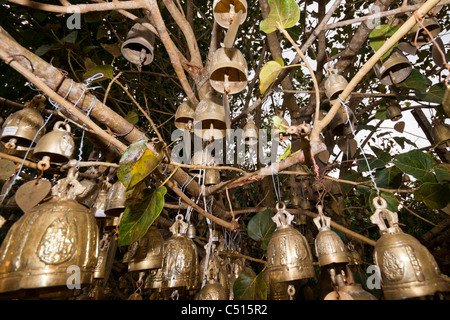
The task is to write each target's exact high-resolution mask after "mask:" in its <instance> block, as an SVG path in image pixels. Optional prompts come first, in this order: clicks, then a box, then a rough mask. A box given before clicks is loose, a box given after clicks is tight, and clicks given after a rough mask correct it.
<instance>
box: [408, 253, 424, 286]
mask: <svg viewBox="0 0 450 320" xmlns="http://www.w3.org/2000/svg"><path fill="white" fill-rule="evenodd" d="M405 250H406V252H407V253H408V257H409V261H410V262H411V265H412V267H413V269H414V273H415V274H416V277H417V280H419V281H425V277H424V275H423V272H422V269H423V268H422V265H421V264H420V261H419V260H418V259H417V256H416V254H415V252H414V248H413V247H411V246H405Z"/></svg>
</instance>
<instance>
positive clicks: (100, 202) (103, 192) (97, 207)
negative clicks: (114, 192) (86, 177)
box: [91, 182, 110, 219]
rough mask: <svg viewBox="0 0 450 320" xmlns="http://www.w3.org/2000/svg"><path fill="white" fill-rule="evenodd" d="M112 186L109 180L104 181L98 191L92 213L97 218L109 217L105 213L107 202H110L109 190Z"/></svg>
mask: <svg viewBox="0 0 450 320" xmlns="http://www.w3.org/2000/svg"><path fill="white" fill-rule="evenodd" d="M109 188H110V184H109V183H108V182H103V183H102V186H101V188H100V191H99V192H98V195H97V199H95V202H94V204H93V206H92V209H91V211H92V213H93V215H94V217H95V218H96V219H104V218H107V216H106V215H105V209H106V203H107V202H108V190H109Z"/></svg>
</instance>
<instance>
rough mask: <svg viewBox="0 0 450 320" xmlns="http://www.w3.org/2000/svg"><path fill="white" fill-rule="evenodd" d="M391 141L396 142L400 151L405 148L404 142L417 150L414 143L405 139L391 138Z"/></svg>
mask: <svg viewBox="0 0 450 320" xmlns="http://www.w3.org/2000/svg"><path fill="white" fill-rule="evenodd" d="M392 139H394V141H395V142H397V143H398V144H399V145H400V147H401V148H402V149H404V148H405V142H406V143H408V144H410V145H412V146H413V147H416V148H417V145H416V144H415V143H414V142H412V141H411V140H409V139H407V138H405V137H393V138H392Z"/></svg>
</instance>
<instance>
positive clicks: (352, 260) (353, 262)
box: [347, 242, 362, 266]
mask: <svg viewBox="0 0 450 320" xmlns="http://www.w3.org/2000/svg"><path fill="white" fill-rule="evenodd" d="M347 254H348V265H349V266H359V265H361V263H362V259H361V255H360V254H359V252H358V251H356V249H355V245H354V244H353V243H352V242H349V243H348V244H347Z"/></svg>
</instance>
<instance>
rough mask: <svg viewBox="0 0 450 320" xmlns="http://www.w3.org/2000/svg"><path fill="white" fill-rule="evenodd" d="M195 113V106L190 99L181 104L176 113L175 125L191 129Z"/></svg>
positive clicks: (183, 128)
mask: <svg viewBox="0 0 450 320" xmlns="http://www.w3.org/2000/svg"><path fill="white" fill-rule="evenodd" d="M194 114H195V111H194V108H193V107H192V106H191V105H190V103H189V102H188V101H185V102H183V103H182V104H180V105H179V106H178V108H177V112H176V113H175V127H176V128H178V129H180V130H188V131H191V130H192V128H193V125H194V124H193V123H194Z"/></svg>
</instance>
